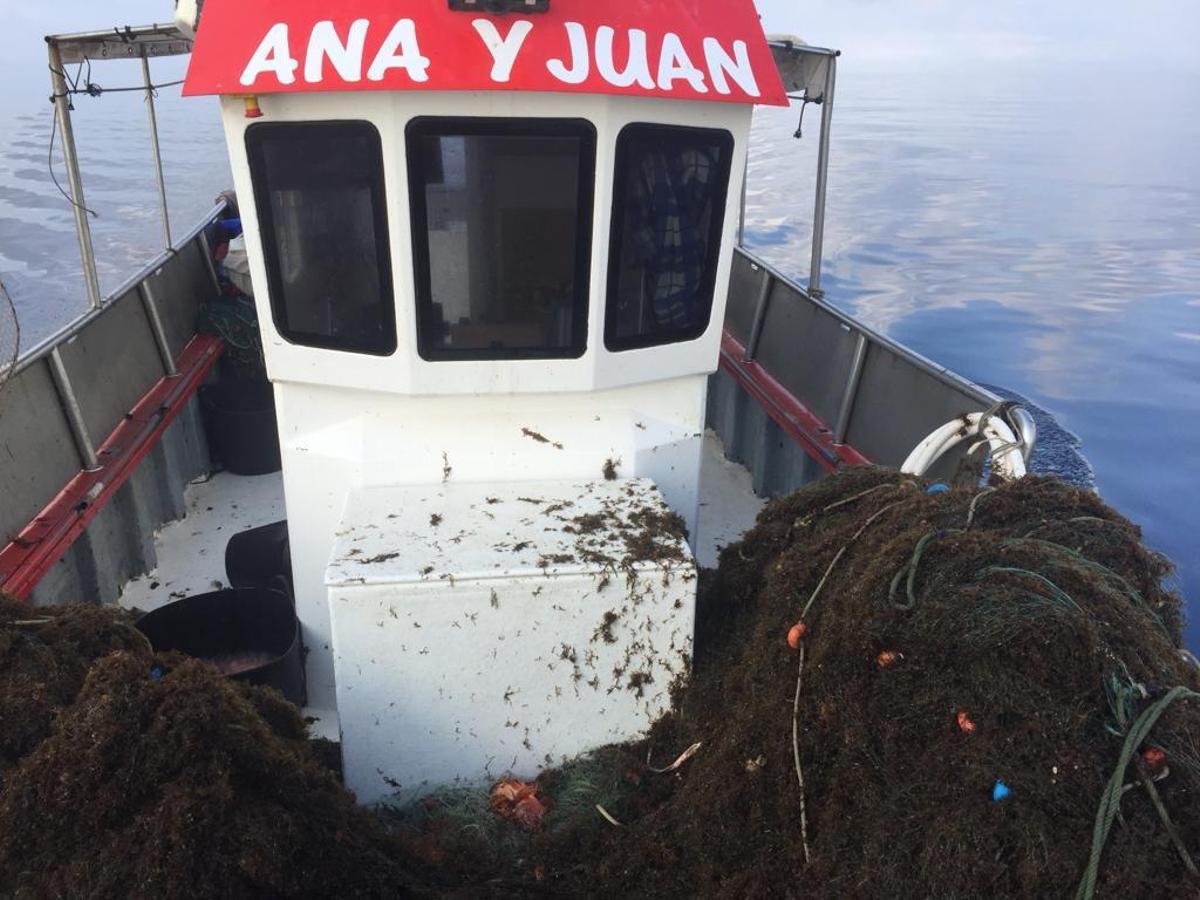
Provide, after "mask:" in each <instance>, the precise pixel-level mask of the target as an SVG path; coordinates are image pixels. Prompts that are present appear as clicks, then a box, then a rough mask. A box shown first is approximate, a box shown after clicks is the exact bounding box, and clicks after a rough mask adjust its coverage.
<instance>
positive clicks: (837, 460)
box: [721, 331, 870, 472]
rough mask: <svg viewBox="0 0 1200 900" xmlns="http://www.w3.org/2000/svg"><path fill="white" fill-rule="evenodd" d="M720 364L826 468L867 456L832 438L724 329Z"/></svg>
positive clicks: (856, 462) (833, 469) (861, 461)
mask: <svg viewBox="0 0 1200 900" xmlns="http://www.w3.org/2000/svg"><path fill="white" fill-rule="evenodd" d="M721 368H723V369H724V370H725V371H727V372H728V373H729V374H730V375H732V376H733V378H734V379H735V380H736V381H737V383H738V384H740V385H741V386H742V389H743V390H744V391H745V392H746V393H747V394H749V395H750V396H751V397H752V398H754V400H755V401H756V402H757V403H758V404H759V405H760V406H761V407H762V408H763V410H764V411H765V412H766V413H767V415H768V416H770V417H771V418H772V419H773V420H774V422H775V423H776V424H777V425H778V426H779V427H780V428H781V429H783V431H784V433H786V434H787V435H788V436H790V437H791V438H792V439H793V440H795V441H796V442H797V443H798V444H800V446H801V447H803V448H804V450H805V452H807V453H808V455H809V456H811V457H812V458H813V459H815V460H816V461H817V462H818V463H819V464H820V465H821V467H822V468H824V469H825V470H826V471H827V472H836V471H837V470H838V469H840V468H841V467H842V466H861V465H867V464H869V463H870V460H869V459H867V458H866V457H865V456H863V455H862V454H861V453H859V452H858V451H857V450H855V449H854V448H853V447H851V446H850V445H849V444H839V443H836V442H835V441H834V439H833V432H832V431H831V430H830V428H829V426H828V425H826V424H825V422H823V421H822V420H821V419H820V418H819V417H818V416H816V415H814V414H813V412H812V411H811V410H810V409H809V408H808V407H807V406H805V405H804V404H803V403H801V402H800V401H799V400H797V399H796V398H795V396H793V395H792V393H791V392H790V391H789V390H788V389H787V388H786V387H784V386H783V385H782V384H780V383H779V382H778V381H776V380H775V378H774V377H773V376H772V375H771V373H770V372H768V371H767V370H766V369H764V368H763V367H762V366H760V365H759V364H758V363H757V362H755V361H754V360H747V359H746V348H745V347H743V346H742V344H741V342H739V341H738V340H737V338H735V337H733V335H731V334H730V333H729V332H728V331H726V332H725V333H724V336H723V337H722V339H721Z"/></svg>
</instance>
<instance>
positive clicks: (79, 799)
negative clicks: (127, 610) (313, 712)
mask: <svg viewBox="0 0 1200 900" xmlns="http://www.w3.org/2000/svg"><path fill="white" fill-rule="evenodd" d="M19 608H20V609H21V610H22V615H23V616H24V618H25V619H28V620H36V619H38V618H46V617H53V618H54V619H55V620H56V625H55V627H54V628H50V627H47V626H41V627H42V628H43V632H42V633H44V634H45V635H46V636H47V637H48V638H50V641H49V644H50V647H51V648H52V650H50V651H46V652H53V653H56V654H57V656H56V657H54V659H57V662H55V663H54V664H53V665H48V666H47V667H46V668H44V669H41V670H40V672H41V675H42V676H43V678H44V680H43V682H42V686H43V689H44V690H45V691H46V692H48V693H49V694H54V695H55V696H57V697H60V698H62V700H61V703H59V705H58V706H57V707H56V708H55V709H53V710H52V712H51V713H50V716H49V718H50V721H49V722H48V724H47V725H46V727H44V728H43V729H42V730H43V732H44V733H43V734H41V735H40V737H41V738H42V739H41V740H39V741H36V742H35V743H34V746H32V748H31V749H29V750H28V752H24V753H23V756H22V758H21V759H20V760H19V761H18V762H16V764H15V766H13V767H12V768H10V769H9V770H8V771H7V772H6V773H5V774H4V776H3V777H4V780H3V783H2V784H0V896H38V897H42V896H47V897H48V896H60V897H66V896H71V897H75V896H79V897H83V896H87V897H148V898H149V897H153V898H183V897H187V898H193V897H213V898H217V897H220V898H251V897H263V896H271V897H313V898H316V897H332V896H339V897H383V896H399V895H403V894H404V893H405V889H406V885H407V883H408V882H407V875H406V873H405V869H404V867H403V866H402V864H401V863H400V861H399V859H400V857H399V854H398V853H397V852H396V850H395V847H394V846H393V844H392V842H391V839H390V838H389V837H388V835H387V834H386V832H385V830H384V829H383V828H382V826H381V825H380V824H379V823H378V822H377V821H376V820H375V819H374V818H373V817H372V816H371V815H370V814H369V813H367V812H366V811H364V810H362V809H359V808H358V807H357V806H356V805H355V803H354V798H353V796H352V795H350V794H349V793H347V792H346V791H345V790H344V789H343V788H342V787H341V786H340V785H339V784H338V782H337V780H336V779H335V777H334V775H333V774H332V773H331V772H330V771H329V770H328V769H327V768H325V767H323V766H322V765H321V764H320V763H319V762H318V761H317V759H316V758H315V757H314V755H313V752H312V750H311V749H310V745H309V743H308V741H307V740H306V727H305V724H304V722H303V720H302V719H301V718H300V715H299V711H298V710H297V709H296V708H295V707H294V706H291V705H290V704H288V703H286V702H285V701H284V700H283V699H282V697H281V696H280V695H278V694H277V693H275V692H274V691H270V690H267V689H263V688H251V687H246V686H243V685H239V684H237V683H235V682H231V681H228V680H226V679H224V678H222V677H221V676H220V675H219V674H218V673H216V672H215V671H214V670H213V669H211V668H210V667H209V666H207V665H205V664H204V663H201V662H199V661H196V660H190V659H187V658H185V657H182V656H178V655H174V654H172V655H168V656H157V657H156V656H155V655H154V654H152V653H151V652H150V650H149V648H148V647H147V646H146V645H145V643H144V640H141V639H140V635H139V634H138V633H137V632H136V631H132V629H131V631H132V634H131V635H130V634H127V632H126V630H125V627H124V622H125V621H127V620H125V619H124V617H123V616H122V614H120V613H119V612H116V611H112V610H100V609H95V608H93V609H91V610H89V609H88V608H86V607H75V608H68V609H63V610H60V609H50V610H41V609H36V608H29V607H19ZM3 609H4V617H5V618H4V621H3V622H0V640H2V641H5V642H8V643H9V644H11V643H13V642H19V641H23V640H25V638H24V635H25V632H26V631H27V630H28V627H27V626H21V627H19V628H18V627H15V626H14V625H13V624H12V622H13V618H12V615H11V613H12V607H10V606H9V605H7V604H6V605H5V606H4V607H3ZM59 619H61V620H62V621H61V622H58V620H59ZM106 623H107V624H106ZM117 623H120V624H117ZM89 626H91V627H96V628H97V633H96V634H97V636H96V637H95V638H94V640H93V641H91V642H88V641H81V642H79V643H78V644H77V645H76V646H77V648H78V650H79V652H78V654H76V655H72V654H71V653H69V652H67V646H68V645H67V643H66V641H65V639H63V638H60V639H57V640H56V639H55V638H54V634H55V631H56V629H57V630H59V631H60V632H64V633H71V632H72V631H74V630H76V629H78V630H79V632H80V634H82V633H83V631H84V630H86V628H88V627H89ZM14 631H15V632H16V635H14V633H13V632H14ZM106 642H107V648H105V646H104V645H105V643H106ZM105 649H107V650H109V651H115V652H108V653H104V650H105ZM93 657H102V658H100V659H99V661H97V662H95V663H94V664H92V665H91V666H90V668H89V667H88V665H87V663H88V662H90V661H91V659H90V658H93ZM12 658H13V657H12V654H11V652H9V653H8V654H7V655H6V656H5V657H4V660H3V661H4V664H5V668H4V669H3V670H0V681H3V682H4V683H6V684H8V683H11V682H12V681H13V679H14V672H13V671H12V669H11V667H12ZM39 658H41V659H51V660H52V661H53V659H52V658H51V657H47V656H46V655H45V653H41V654H40V656H39ZM62 672H67V673H69V674H68V675H66V676H62V675H61V674H60V673H62ZM79 672H86V675H85V676H84V675H80V677H79V679H78V680H79V682H80V683H79V685H78V686H75V687H74V690H72V687H73V686H74V685H75V675H76V673H79ZM29 677H30V678H31V679H33V680H34V681H35V680H36V677H37V675H36V672H35V673H33V674H32V675H30V676H29ZM28 683H31V684H32V683H33V681H29V682H28ZM30 690H35V689H34V688H31V689H30ZM55 692H57V693H56V694H55ZM72 694H73V696H68V695H72ZM6 718H7V717H6ZM44 719H45V717H44V716H43V717H42V720H44ZM42 720H39V721H42ZM7 724H8V723H7V721H6V725H7Z"/></svg>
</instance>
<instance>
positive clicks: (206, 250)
mask: <svg viewBox="0 0 1200 900" xmlns="http://www.w3.org/2000/svg"><path fill="white" fill-rule="evenodd" d="M199 238H200V239H199V241H198V243H199V245H200V253H201V254H203V256H204V265H205V267H206V268H207V269H208V277H209V280H210V281H212V284H213V291H214V292H215V293H217V294H219V293H221V278H220V276H219V275H217V264H216V263H215V262H213V254H212V244H210V243H209V241H208V232H207V231H201V232H200V235H199Z"/></svg>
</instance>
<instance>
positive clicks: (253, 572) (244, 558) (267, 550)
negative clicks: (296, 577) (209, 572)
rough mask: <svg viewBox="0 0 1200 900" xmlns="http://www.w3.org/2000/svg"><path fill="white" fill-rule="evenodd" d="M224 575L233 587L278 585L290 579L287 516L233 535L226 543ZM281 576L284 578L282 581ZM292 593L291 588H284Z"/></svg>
mask: <svg viewBox="0 0 1200 900" xmlns="http://www.w3.org/2000/svg"><path fill="white" fill-rule="evenodd" d="M225 575H226V577H227V579H228V580H229V583H230V585H232V586H233V587H235V588H260V587H278V588H279V589H280V590H284V589H283V588H282V587H280V585H281V584H283V583H284V581H286V583H287V584H288V585H290V584H291V581H292V558H291V553H290V551H289V549H288V529H287V519H284V520H283V521H282V522H272V523H271V524H270V525H263V526H261V527H259V528H251V529H250V530H249V531H243V532H241V533H240V534H235V535H234V536H233V537H231V538H230V539H229V543H228V544H226V545H225ZM281 579H282V580H283V581H281ZM285 593H287V594H289V595H290V594H291V590H290V589H287V590H285Z"/></svg>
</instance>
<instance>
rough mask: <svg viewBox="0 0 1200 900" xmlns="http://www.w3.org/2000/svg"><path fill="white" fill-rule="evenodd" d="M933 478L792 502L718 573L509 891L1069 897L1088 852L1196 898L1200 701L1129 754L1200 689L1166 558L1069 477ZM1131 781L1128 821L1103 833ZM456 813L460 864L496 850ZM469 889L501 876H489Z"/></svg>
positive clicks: (558, 792)
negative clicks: (984, 486) (644, 721)
mask: <svg viewBox="0 0 1200 900" xmlns="http://www.w3.org/2000/svg"><path fill="white" fill-rule="evenodd" d="M926 488H927V484H926V483H925V482H923V481H920V480H918V479H914V478H910V477H907V476H900V475H898V474H897V473H895V472H891V471H886V470H882V469H873V468H861V469H856V470H853V471H848V472H846V473H843V474H841V475H839V476H836V477H833V478H830V479H827V480H825V481H822V482H819V483H817V484H815V485H812V486H810V487H808V488H806V489H804V490H801V491H800V492H798V493H796V494H794V495H792V496H790V497H788V498H784V499H781V500H778V501H775V502H773V503H772V504H770V505H769V506H768V507H767V509H766V510H765V511H764V512H763V514H762V515H761V516H760V518H759V521H758V523H757V525H756V527H755V528H754V529H753V530H752V531H751V532H750V533H749V534H747V536H746V537H745V539H744V540H743V541H742V542H740V543H738V544H735V545H733V546H730V547H728V548H727V549H726V550H725V551H724V552H723V554H722V557H721V565H720V568H719V570H718V571H717V572H715V573H706V575H705V577H704V578H703V579H702V583H701V603H700V607H699V610H698V617H699V618H698V634H697V650H696V652H697V658H696V662H695V672H694V675H693V678H692V680H691V683H690V684H689V685H688V686H687V687H686V688H684V689H683V690H682V691H681V692H680V693H679V694H678V695H677V702H676V705H675V708H674V711H673V712H672V713H671V714H669V715H668V716H667V717H666V718H665V719H663V720H662V721H660V722H659V723H658V724H657V725H656V726H655V727H654V728H653V730H652V732H651V734H650V736H649V737H648V739H647V740H646V741H645V742H642V743H640V744H637V745H631V746H626V747H621V748H610V750H609V751H606V755H598V756H595V757H592V758H589V759H587V760H584V761H582V762H576V763H572V764H570V765H568V766H566V767H565V768H563V769H556V770H551V771H549V772H546V773H544V774H543V776H542V778H541V779H540V784H541V785H542V786H543V788H544V794H545V795H546V796H547V799H548V802H549V804H550V809H549V813H548V814H547V816H546V824H545V828H544V830H543V831H542V832H541V833H538V834H534V835H532V836H528V837H527V838H525V839H524V843H522V844H521V845H520V847H519V851H518V850H513V851H511V852H508V853H506V854H503V859H502V860H501V861H500V863H499V865H500V868H501V870H500V871H499V872H495V871H493V872H492V873H491V874H490V876H489V877H494V878H499V879H500V880H499V881H488V882H485V883H484V887H486V886H487V885H488V884H502V885H503V888H502V889H499V893H493V894H492V895H493V896H499V895H500V894H502V893H504V892H505V891H512V890H513V889H514V887H513V886H514V884H522V885H524V886H525V887H526V888H529V889H535V890H542V891H545V892H547V893H549V894H553V895H557V896H638V897H642V896H647V897H681V898H682V897H696V896H699V897H816V898H842V897H874V896H888V897H902V898H907V897H913V898H918V897H921V898H924V897H981V896H987V897H1051V896H1059V897H1061V896H1073V895H1074V894H1075V892H1076V890H1077V889H1078V887H1079V885H1080V884H1081V883H1085V884H1086V876H1087V873H1088V872H1089V871H1091V872H1092V873H1094V875H1095V885H1096V896H1100V897H1181V896H1195V895H1196V892H1197V888H1198V886H1200V879H1197V878H1196V876H1195V875H1193V874H1192V873H1191V871H1190V867H1191V865H1193V861H1194V859H1195V855H1196V854H1197V853H1200V803H1198V802H1197V801H1198V800H1200V700H1198V699H1197V698H1196V697H1195V696H1194V695H1191V694H1184V695H1182V696H1180V697H1179V698H1178V699H1177V700H1176V701H1175V702H1169V703H1168V705H1166V706H1163V707H1161V709H1163V710H1165V711H1163V712H1162V715H1161V718H1159V719H1158V720H1157V722H1156V723H1155V724H1154V725H1153V727H1152V728H1151V729H1150V731H1149V734H1148V736H1147V737H1146V738H1145V740H1144V741H1141V742H1140V743H1137V746H1136V747H1134V750H1133V753H1132V762H1131V763H1130V764H1129V765H1128V766H1119V765H1118V759H1119V758H1120V756H1121V752H1122V748H1123V746H1124V745H1125V743H1126V736H1127V735H1128V734H1129V733H1130V732H1131V730H1132V728H1133V723H1134V722H1135V721H1136V720H1138V718H1139V717H1140V716H1143V715H1145V714H1147V713H1148V711H1151V712H1152V711H1153V710H1154V709H1155V708H1156V706H1155V705H1156V704H1162V703H1165V702H1168V698H1169V697H1171V696H1172V695H1171V694H1170V691H1171V689H1172V688H1175V687H1176V686H1182V687H1183V688H1185V689H1190V690H1193V691H1195V690H1200V681H1198V678H1197V675H1196V672H1195V670H1194V669H1193V668H1192V666H1191V665H1190V664H1189V663H1188V662H1185V660H1184V659H1183V657H1182V655H1181V653H1180V650H1179V646H1180V643H1181V635H1180V601H1179V598H1178V597H1177V596H1176V595H1174V594H1173V593H1172V592H1170V591H1169V590H1167V589H1166V588H1164V586H1163V580H1164V578H1165V577H1166V576H1167V575H1168V574H1169V572H1170V566H1169V564H1168V563H1167V562H1166V561H1165V560H1164V559H1162V558H1161V557H1160V556H1158V555H1157V554H1155V553H1153V552H1151V551H1149V550H1147V549H1146V548H1145V547H1144V546H1143V545H1142V543H1141V536H1140V533H1139V531H1138V529H1137V528H1136V527H1135V526H1134V525H1132V524H1131V523H1130V522H1128V521H1127V520H1126V519H1124V518H1122V517H1121V516H1120V515H1118V514H1117V513H1115V512H1114V511H1113V510H1111V509H1109V508H1108V507H1107V506H1106V505H1105V504H1104V503H1102V502H1101V501H1100V500H1099V499H1098V498H1097V497H1096V496H1095V495H1094V494H1092V493H1089V492H1086V491H1081V490H1077V489H1075V488H1071V487H1068V486H1066V485H1064V484H1062V483H1060V482H1057V481H1054V480H1051V479H1045V478H1036V477H1031V478H1026V479H1023V480H1021V481H1019V482H1017V483H1013V484H1008V485H1004V486H1000V487H999V488H998V489H994V490H992V489H988V490H983V491H975V490H954V491H951V492H949V493H941V494H934V495H929V494H927V492H926ZM968 522H969V527H968ZM822 585H823V586H822ZM819 586H820V590H818V587H819ZM814 596H815V599H813V598H814ZM810 600H811V601H812V602H811V605H810ZM801 623H803V625H804V626H805V627H804V628H803V629H796V628H795V626H796V625H798V624H801ZM789 633H791V635H792V636H793V639H794V643H795V644H796V647H795V648H793V647H792V646H790V645H789V640H788V637H789ZM801 651H803V662H801ZM801 671H802V672H803V681H802V683H800V685H799V688H798V676H799V675H800V674H801ZM793 709H795V710H796V714H795V715H793ZM793 720H795V740H794V742H793ZM696 744H700V747H699V748H696V746H695V745H696ZM672 760H676V761H677V763H676V764H674V766H673V767H672V763H671V761H672ZM679 760H683V762H679ZM797 761H798V763H799V765H797ZM652 766H657V767H658V768H657V769H656V768H652ZM664 770H668V771H664ZM798 770H799V772H800V773H801V774H802V776H803V781H804V788H803V789H801V787H800V783H799V777H798ZM1114 773H1116V774H1115V781H1114ZM1156 779H1157V780H1156ZM1110 783H1112V784H1115V785H1116V788H1117V791H1118V792H1119V794H1118V795H1119V797H1120V800H1119V810H1120V816H1116V817H1114V825H1113V828H1112V830H1111V831H1110V832H1108V834H1107V835H1106V837H1105V839H1104V840H1103V841H1101V842H1100V844H1099V849H1098V851H1096V853H1095V854H1094V852H1093V831H1094V823H1095V821H1096V818H1097V811H1098V809H1099V807H1100V802H1101V798H1102V796H1103V795H1104V794H1105V792H1106V790H1109V785H1110ZM559 798H565V800H564V801H560V800H559ZM614 823H619V824H614ZM453 834H454V837H453V839H452V840H450V839H449V838H448V839H447V840H448V841H449V844H448V847H449V848H451V849H450V852H448V853H447V854H446V861H445V863H444V864H443V865H442V867H441V870H440V871H441V874H442V877H444V878H447V879H449V880H450V881H451V882H454V878H453V876H454V874H455V871H456V870H455V866H456V863H455V862H454V861H455V860H457V859H463V858H468V857H470V856H471V854H476V856H475V857H473V858H482V857H481V854H482V855H486V854H487V852H488V849H487V848H483V849H482V850H481V849H479V848H478V847H474V846H472V845H471V842H472V841H475V840H476V839H477V837H478V835H480V834H482V832H478V831H475V830H473V829H459V830H455V831H454V832H453ZM506 839H508V840H511V839H512V836H511V834H510V835H508V837H507V838H506ZM463 842H466V845H467V846H465V847H464V846H463ZM494 846H495V845H494V844H493V845H492V847H493V848H494ZM1185 857H1186V858H1187V861H1186V862H1185ZM456 884H457V885H458V886H459V887H461V889H462V891H463V894H462V895H463V896H479V895H480V891H481V887H480V881H479V879H478V877H477V873H473V874H472V875H471V876H470V877H469V878H468V879H467V880H465V881H462V880H460V881H458V882H456ZM1081 896H1088V894H1087V893H1086V891H1085V892H1084V893H1083V894H1081Z"/></svg>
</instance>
